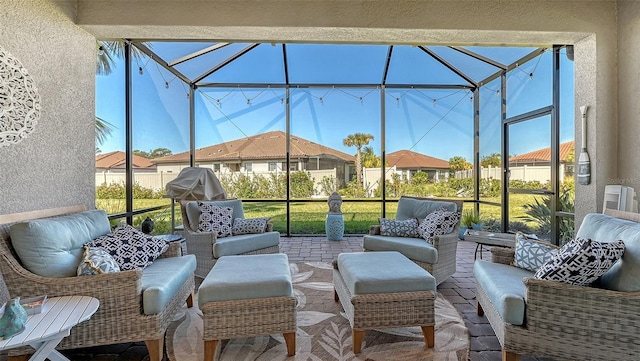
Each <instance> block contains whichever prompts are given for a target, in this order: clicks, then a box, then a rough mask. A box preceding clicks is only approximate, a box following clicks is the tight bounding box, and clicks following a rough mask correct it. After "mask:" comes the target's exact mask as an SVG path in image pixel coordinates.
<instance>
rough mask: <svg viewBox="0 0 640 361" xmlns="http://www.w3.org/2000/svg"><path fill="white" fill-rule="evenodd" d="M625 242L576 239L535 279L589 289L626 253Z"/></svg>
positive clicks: (537, 273)
mask: <svg viewBox="0 0 640 361" xmlns="http://www.w3.org/2000/svg"><path fill="white" fill-rule="evenodd" d="M624 249H625V246H624V242H622V240H618V241H615V242H611V243H604V242H598V241H594V240H591V239H586V238H576V239H574V240H571V241H569V242H567V244H565V245H564V246H562V248H560V250H559V251H558V253H557V254H556V255H555V256H553V258H551V259H550V260H549V261H548V262H547V263H545V264H544V265H542V267H540V269H539V270H538V271H537V272H536V273H535V275H534V277H535V278H538V279H543V280H549V281H556V282H563V283H568V284H571V285H576V286H588V285H590V284H591V283H593V282H594V281H596V280H597V279H598V277H600V276H602V275H603V274H605V273H606V272H607V271H608V270H609V269H610V268H611V267H613V265H614V264H615V263H616V262H618V260H619V259H620V258H621V257H622V255H623V254H624Z"/></svg>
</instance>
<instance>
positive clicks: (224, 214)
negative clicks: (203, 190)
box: [198, 202, 233, 238]
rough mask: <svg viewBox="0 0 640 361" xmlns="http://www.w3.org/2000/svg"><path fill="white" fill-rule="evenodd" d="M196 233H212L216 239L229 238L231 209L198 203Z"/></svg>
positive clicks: (231, 218)
mask: <svg viewBox="0 0 640 361" xmlns="http://www.w3.org/2000/svg"><path fill="white" fill-rule="evenodd" d="M198 208H199V209H200V218H199V220H198V232H213V233H215V234H216V236H217V237H218V238H222V237H227V236H231V234H232V233H231V229H232V228H233V223H232V221H233V208H231V207H219V206H214V205H213V204H206V203H202V202H198Z"/></svg>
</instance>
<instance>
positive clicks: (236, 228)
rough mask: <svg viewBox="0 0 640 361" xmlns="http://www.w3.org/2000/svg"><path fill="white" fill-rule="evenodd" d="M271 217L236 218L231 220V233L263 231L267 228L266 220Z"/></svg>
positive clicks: (235, 234)
mask: <svg viewBox="0 0 640 361" xmlns="http://www.w3.org/2000/svg"><path fill="white" fill-rule="evenodd" d="M270 219H271V217H262V218H236V219H234V220H233V228H232V229H231V233H233V235H234V236H237V235H240V234H257V233H264V231H265V230H266V228H267V222H269V220H270Z"/></svg>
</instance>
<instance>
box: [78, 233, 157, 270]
mask: <svg viewBox="0 0 640 361" xmlns="http://www.w3.org/2000/svg"><path fill="white" fill-rule="evenodd" d="M85 246H89V247H100V248H102V249H104V250H105V251H107V252H108V253H109V254H110V255H111V257H113V259H114V260H115V261H116V263H117V264H118V266H119V267H120V270H122V271H128V270H135V269H144V268H145V267H147V266H148V265H150V264H151V263H153V261H155V260H156V258H158V257H160V255H162V254H163V253H164V251H166V250H167V248H169V245H168V244H167V242H165V241H164V240H162V239H159V238H155V237H153V236H150V235H148V234H146V233H143V232H141V231H139V230H137V229H136V228H134V227H132V226H130V225H128V224H122V225H119V226H117V227H116V229H115V231H113V232H112V233H109V234H105V235H104V236H100V237H98V238H96V239H94V240H93V241H90V242H88V243H87V244H86V245H85Z"/></svg>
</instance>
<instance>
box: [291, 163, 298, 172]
mask: <svg viewBox="0 0 640 361" xmlns="http://www.w3.org/2000/svg"><path fill="white" fill-rule="evenodd" d="M297 170H298V162H291V163H289V171H290V172H295V171H297Z"/></svg>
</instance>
